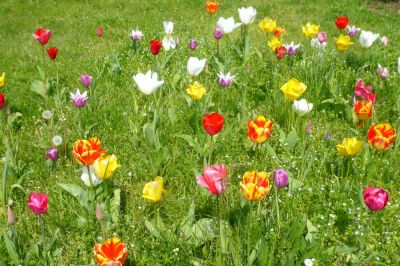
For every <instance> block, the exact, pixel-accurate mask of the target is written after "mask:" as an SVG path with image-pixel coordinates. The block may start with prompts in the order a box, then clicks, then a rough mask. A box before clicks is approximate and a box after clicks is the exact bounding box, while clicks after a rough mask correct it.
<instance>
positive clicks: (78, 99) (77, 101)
mask: <svg viewBox="0 0 400 266" xmlns="http://www.w3.org/2000/svg"><path fill="white" fill-rule="evenodd" d="M70 98H71V100H72V102H73V103H74V105H75V106H76V107H78V108H82V107H84V106H85V104H86V101H87V100H88V96H87V91H85V92H83V93H82V94H81V92H80V91H79V89H77V90H76V92H75V93H72V92H70Z"/></svg>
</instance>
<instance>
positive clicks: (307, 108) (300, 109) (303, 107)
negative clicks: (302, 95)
mask: <svg viewBox="0 0 400 266" xmlns="http://www.w3.org/2000/svg"><path fill="white" fill-rule="evenodd" d="M292 109H293V112H295V113H297V114H298V115H299V116H303V115H305V114H308V113H309V112H311V110H312V109H313V104H312V103H308V102H307V100H306V99H301V100H300V101H296V100H295V101H294V102H293V105H292Z"/></svg>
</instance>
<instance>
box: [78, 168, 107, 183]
mask: <svg viewBox="0 0 400 266" xmlns="http://www.w3.org/2000/svg"><path fill="white" fill-rule="evenodd" d="M89 170H90V180H89V173H88V168H87V166H84V167H82V175H81V180H82V181H83V183H85V185H86V186H88V187H92V186H96V185H98V184H100V183H101V181H102V180H101V179H99V178H98V177H97V176H96V174H95V173H94V169H93V166H91V165H89Z"/></svg>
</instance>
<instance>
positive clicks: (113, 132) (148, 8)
mask: <svg viewBox="0 0 400 266" xmlns="http://www.w3.org/2000/svg"><path fill="white" fill-rule="evenodd" d="M220 2H221V10H220V11H218V14H217V16H215V17H211V18H210V17H209V15H208V14H207V13H206V12H205V11H204V9H203V5H204V2H203V1H198V0H193V1H183V0H182V1H178V0H174V1H160V0H158V1H147V2H146V1H137V0H131V1H86V2H84V1H82V2H81V1H49V0H46V1H11V0H4V1H2V2H1V3H0V16H1V18H2V19H1V20H0V28H1V29H2V31H1V32H0V39H1V40H2V47H1V49H0V72H5V73H6V75H7V76H6V86H5V87H4V88H3V89H2V92H4V93H5V94H6V100H7V104H8V106H10V108H11V110H12V112H13V113H16V112H19V113H21V114H22V117H20V118H19V119H17V121H16V122H14V123H12V124H11V123H6V122H5V121H6V120H5V119H2V136H3V143H4V145H2V146H1V147H0V151H1V153H2V154H4V156H5V154H6V151H7V150H11V151H12V152H13V155H14V156H13V159H12V160H11V164H10V165H11V166H10V169H9V175H8V179H7V181H8V185H7V191H8V197H10V198H12V199H13V200H14V212H15V214H16V216H17V223H16V224H15V228H16V230H17V231H18V233H19V235H20V242H21V243H22V244H21V246H22V247H23V249H24V250H26V251H28V250H30V248H31V247H32V245H34V244H35V243H39V239H40V230H39V225H38V223H37V221H36V219H37V218H36V216H35V215H34V214H32V213H31V212H30V211H29V210H28V209H27V208H26V206H27V200H26V199H27V197H28V195H29V193H30V192H32V191H37V192H46V193H48V194H49V211H48V212H47V213H46V214H45V220H46V231H47V232H48V233H50V232H55V230H56V229H59V230H60V231H59V235H58V237H57V240H56V245H55V250H54V253H53V256H52V257H54V261H53V263H54V264H55V265H88V264H94V263H95V260H94V258H93V255H92V249H93V246H94V244H95V243H100V242H103V241H104V238H106V237H107V238H109V237H111V236H112V235H117V236H119V237H120V238H121V239H122V240H123V242H124V243H126V244H127V246H128V250H129V255H128V261H127V263H126V264H127V265H129V264H131V265H171V264H175V265H189V264H193V265H215V264H219V265H221V264H226V265H232V264H234V265H244V264H248V265H249V264H251V260H252V259H250V258H253V256H251V253H252V252H253V251H254V254H255V255H254V262H253V263H254V265H300V264H302V263H303V261H304V259H306V258H312V257H314V258H315V259H316V261H317V262H318V263H319V265H346V264H350V263H353V264H355V265H396V264H398V263H399V262H400V257H399V255H398V252H397V251H398V249H399V244H398V243H400V242H399V241H398V239H399V237H400V235H399V232H398V226H397V225H398V222H399V216H398V207H399V201H398V196H399V192H398V176H399V170H398V169H397V168H396V163H397V162H398V160H399V159H400V158H399V153H398V151H397V146H398V141H396V142H395V145H394V146H395V147H393V148H391V149H389V150H388V151H386V152H384V153H374V152H373V151H372V150H371V149H370V148H369V146H368V144H367V142H366V130H367V128H368V127H366V128H357V127H355V124H354V121H353V116H352V111H351V110H352V106H351V99H352V96H353V88H354V84H355V82H356V80H357V79H358V78H362V79H364V80H365V81H366V83H368V84H371V85H373V87H374V91H375V92H376V93H377V95H378V98H377V104H376V106H375V113H374V116H373V118H372V122H375V123H381V122H390V123H391V124H392V125H393V126H394V127H395V128H398V127H399V122H398V117H399V115H400V114H399V112H400V106H399V89H398V82H399V76H398V74H397V73H395V71H396V70H397V57H398V56H399V54H398V52H397V51H398V50H399V45H398V43H399V41H400V40H399V38H400V37H399V35H398V34H397V26H398V25H399V22H400V17H399V16H398V15H396V14H395V13H389V15H382V13H381V12H380V11H376V9H370V6H371V5H369V4H368V3H366V2H365V1H343V0H341V1H335V2H332V3H328V2H327V1H313V2H312V3H311V2H310V1H306V0H303V1H283V0H276V1H267V2H266V1H261V0H252V1H236V0H235V1H220ZM250 5H251V6H254V7H255V8H256V9H257V20H256V22H257V23H258V21H259V20H260V19H261V18H263V17H266V16H271V17H273V18H274V19H276V20H277V21H278V23H279V24H280V25H284V26H285V28H286V30H287V33H286V36H285V37H284V39H285V41H291V40H293V41H295V42H301V43H302V48H301V53H300V54H299V55H298V56H296V58H293V60H291V62H289V60H288V58H285V59H284V60H283V61H282V62H278V61H277V60H276V59H275V56H274V55H273V54H272V53H271V51H270V50H269V48H268V46H267V44H266V41H267V38H266V37H265V34H263V33H261V32H260V31H259V30H258V27H257V25H256V24H253V25H252V26H251V28H250V34H251V55H250V58H249V60H248V62H247V63H246V64H242V63H241V61H240V60H239V58H238V56H237V54H236V52H235V50H234V49H233V48H232V47H231V45H230V42H232V43H235V42H236V41H237V39H238V38H239V34H240V33H239V32H240V31H239V30H237V32H235V33H233V35H232V38H231V41H230V42H229V41H228V39H226V38H224V39H222V41H221V58H220V61H221V62H222V63H223V64H225V65H226V66H229V69H230V71H231V73H235V74H236V75H237V77H236V82H235V84H234V86H232V87H231V88H229V89H227V90H222V89H220V88H219V85H218V82H217V79H216V74H217V73H219V67H218V64H217V63H216V62H215V60H214V58H215V53H216V43H215V41H214V39H213V37H212V34H213V30H214V27H215V23H216V20H217V19H218V17H219V16H224V17H228V16H235V18H236V19H238V15H237V8H239V7H242V6H250ZM379 6H382V4H380V5H379ZM339 15H346V16H348V17H349V18H350V21H351V22H350V24H351V25H353V24H355V25H357V26H358V27H361V28H363V29H367V30H371V31H373V32H378V33H381V34H382V35H386V36H388V39H389V45H388V46H386V47H382V46H381V45H380V44H379V43H378V42H377V43H375V44H374V45H373V47H372V48H370V49H362V48H361V47H360V46H359V45H358V44H355V45H354V47H352V48H351V49H350V50H349V51H347V52H346V53H344V54H338V53H337V52H336V51H335V47H334V46H335V45H334V39H333V38H334V37H335V36H337V29H336V28H335V25H334V21H335V18H336V17H337V16H339ZM163 20H170V21H173V22H174V36H179V39H180V45H179V46H178V49H176V50H174V51H169V52H166V51H163V52H162V53H161V54H160V55H159V57H160V60H164V59H167V57H168V56H169V55H171V57H170V59H169V60H168V62H167V64H166V66H165V68H164V69H163V70H162V73H161V77H162V79H163V80H164V81H165V84H164V85H163V87H162V88H161V89H160V90H159V91H157V93H156V94H155V96H153V95H152V96H144V95H143V94H141V93H140V92H139V90H138V89H137V87H136V85H135V84H134V82H133V80H132V75H134V74H136V73H137V72H139V71H141V72H145V71H147V70H148V69H153V70H154V58H153V56H152V55H151V54H150V53H149V51H148V50H149V49H148V40H150V39H161V38H162V37H163V35H164V33H163V30H162V21H163ZM308 21H311V22H313V23H317V24H319V25H320V26H321V30H322V31H326V32H327V33H328V36H329V40H328V51H327V52H326V55H325V56H322V57H321V56H319V55H318V54H315V53H314V52H313V50H312V49H311V48H310V47H309V44H308V40H307V39H306V37H305V36H304V35H303V34H302V32H301V26H302V25H304V24H305V23H306V22H308ZM99 25H101V26H102V27H103V29H104V35H103V37H102V38H98V37H97V36H96V34H95V30H96V28H97V27H98V26H99ZM41 26H42V27H46V28H49V29H51V30H52V32H53V37H52V39H51V40H50V43H49V45H50V46H57V47H58V48H59V49H60V53H59V55H58V58H57V59H56V61H55V62H53V61H50V60H48V58H47V57H46V58H45V59H46V60H45V62H43V59H42V50H41V47H39V45H38V44H37V42H36V40H34V38H32V33H33V32H34V31H35V30H36V29H37V28H38V27H41ZM136 27H137V28H139V29H141V30H142V31H143V32H144V34H145V37H144V39H143V40H142V41H141V42H140V46H139V48H138V50H137V51H136V52H135V50H134V49H133V48H132V47H131V45H130V39H129V37H128V34H129V33H130V31H131V30H133V29H135V28H136ZM190 38H195V39H197V40H198V43H199V45H198V48H197V49H196V50H195V51H190V50H189V49H187V42H188V40H189V39H190ZM189 56H196V57H199V58H207V62H208V66H207V69H206V70H205V73H202V74H201V75H200V77H199V81H200V82H201V83H202V84H203V85H204V86H205V87H206V89H207V91H208V93H207V94H206V96H205V97H204V98H203V99H202V100H201V101H199V102H196V103H193V104H192V105H191V106H189V105H188V104H187V101H188V100H187V99H188V96H186V92H185V89H186V88H187V86H188V84H189V83H190V82H191V80H190V78H189V77H188V75H187V72H186V62H187V59H188V57H189ZM226 58H229V63H228V62H225V59H226ZM378 63H380V64H381V65H385V66H388V67H389V69H390V77H389V78H388V79H387V80H384V81H382V80H379V79H378V78H377V77H376V75H375V72H376V67H377V64H378ZM37 66H39V67H40V68H41V69H43V71H44V72H45V73H46V76H47V77H49V78H50V79H51V80H53V81H55V80H56V78H57V77H58V85H57V91H59V92H61V93H60V96H58V97H50V98H49V99H48V100H47V101H46V100H44V99H43V98H41V97H40V96H38V95H37V94H35V93H34V92H32V91H31V90H30V83H31V82H32V81H33V80H37V79H40V76H39V72H38V70H37ZM84 73H87V74H90V75H92V76H93V77H94V80H95V85H94V86H92V87H91V88H90V89H89V101H88V104H87V106H86V107H85V108H83V109H82V110H80V111H79V112H78V110H77V109H76V108H75V107H74V106H73V105H72V103H70V100H69V93H68V92H73V91H75V90H76V88H81V89H82V87H81V85H80V81H79V76H80V75H81V74H84ZM292 77H296V78H298V79H299V80H301V81H302V82H304V83H305V84H306V85H307V86H308V89H307V91H306V93H305V94H304V97H305V98H306V99H307V100H308V101H309V102H312V103H314V109H313V110H312V112H311V113H310V114H308V115H307V117H303V118H297V117H296V120H294V122H290V121H293V118H290V117H292V116H293V115H292V114H291V111H290V109H291V107H290V104H289V103H287V102H286V101H285V100H284V97H283V95H282V92H281V91H280V90H279V88H280V87H281V86H282V85H283V84H284V83H285V82H286V81H287V80H288V79H289V78H292ZM244 91H247V94H246V103H243V98H244ZM157 99H159V100H160V104H159V105H156V104H155V101H156V100H157ZM326 100H329V101H326ZM47 109H49V110H52V111H53V113H54V116H53V119H52V120H51V122H46V121H44V119H43V118H42V117H41V114H42V112H43V111H44V110H47ZM214 111H217V112H219V113H221V114H222V115H223V116H224V117H225V125H224V128H223V130H222V132H221V133H220V134H219V135H217V136H216V138H215V143H214V144H213V145H214V152H213V158H212V161H213V163H224V164H225V165H227V167H228V169H229V176H230V179H231V184H230V185H229V188H228V190H227V191H226V193H225V194H224V195H223V196H222V197H221V199H220V204H221V216H222V217H223V220H224V221H226V228H225V230H226V232H225V233H224V234H221V235H222V236H224V237H225V238H224V239H223V241H227V243H228V244H226V248H225V250H224V249H223V248H221V239H220V238H218V237H216V236H215V234H212V232H213V230H211V231H210V230H209V231H207V230H205V229H204V228H203V227H201V228H202V230H204V231H202V234H207V233H210V236H209V237H210V238H211V239H207V238H206V236H204V238H206V239H207V240H204V241H200V240H196V238H190V239H187V238H185V236H183V235H182V232H183V229H182V228H183V225H184V224H185V223H184V221H185V218H184V217H187V219H189V220H190V219H194V220H195V221H200V220H201V219H205V220H202V221H203V222H204V223H207V221H213V220H207V219H213V218H214V217H215V216H216V211H217V202H216V198H215V197H213V196H210V195H209V194H208V192H207V191H205V190H204V189H202V188H200V187H199V186H198V185H197V184H196V182H195V176H196V175H198V174H202V171H203V170H202V168H203V161H204V160H203V156H201V155H200V152H199V150H198V149H196V146H195V145H190V144H191V142H190V141H186V140H185V139H183V138H182V135H187V136H188V137H187V138H191V139H192V140H193V141H194V142H196V141H197V142H199V143H200V145H201V146H203V145H204V144H205V143H207V138H206V136H205V134H203V132H202V131H201V132H200V133H199V134H198V136H196V123H198V121H199V117H200V119H201V117H202V115H203V114H204V113H205V112H208V113H209V112H214ZM155 113H156V114H158V119H155V117H157V115H155ZM258 114H264V115H265V116H267V117H268V118H270V119H271V120H272V121H273V123H274V127H273V134H272V137H271V138H270V139H269V140H268V145H263V146H262V147H261V148H260V149H254V148H253V147H252V145H251V143H250V141H249V140H248V139H247V134H246V122H247V120H248V119H254V118H255V116H256V115H258ZM293 117H294V116H293ZM308 120H311V121H312V125H313V128H312V134H311V135H306V134H305V133H304V128H305V125H306V123H307V122H308ZM153 121H156V129H157V131H156V132H157V134H158V135H157V137H158V138H157V139H158V141H159V142H160V147H161V148H159V149H157V145H156V143H157V141H156V142H155V141H154V134H152V132H151V130H149V128H150V124H151V123H153ZM196 121H197V122H196ZM291 131H293V132H296V134H297V135H298V139H297V141H296V142H295V143H294V144H293V147H290V145H287V144H286V142H287V136H288V134H289V132H291ZM146 132H147V134H146ZM327 132H330V133H332V136H333V137H332V140H330V141H328V140H326V139H325V138H324V136H325V135H326V133H327ZM57 134H59V135H61V136H62V137H63V141H64V142H63V145H62V147H61V149H60V159H59V160H58V161H57V162H56V164H55V167H54V169H52V170H50V169H49V168H48V167H47V166H46V164H45V160H46V159H45V155H44V154H45V152H46V151H47V149H48V148H49V145H50V143H51V142H50V141H49V140H51V138H52V137H53V136H54V135H57ZM86 135H87V136H97V137H99V138H100V140H101V141H102V146H103V147H104V148H105V149H107V150H108V153H109V154H111V153H113V154H116V155H117V157H118V159H119V163H120V164H121V167H120V168H119V169H118V170H117V171H116V172H115V174H114V176H113V178H112V181H110V184H109V186H108V188H109V190H110V191H109V192H108V193H103V194H102V195H103V196H102V197H103V198H102V199H103V200H104V201H102V202H103V203H106V204H105V205H106V210H105V213H106V220H107V221H106V222H103V224H101V223H100V222H98V221H97V220H96V219H95V212H94V208H91V209H89V210H86V209H85V208H84V207H83V206H81V204H80V203H79V201H78V200H77V199H75V198H74V197H72V196H71V195H70V194H68V193H66V192H65V191H63V190H62V189H61V188H60V186H59V185H57V184H58V183H72V184H76V185H79V186H81V187H83V186H84V185H83V184H82V182H81V180H80V178H79V177H80V167H79V166H78V164H77V163H76V162H75V161H74V159H73V158H72V157H71V152H72V144H73V143H74V142H75V141H76V140H77V139H82V138H84V137H86ZM353 136H356V137H358V139H361V140H363V141H364V144H363V150H362V152H360V153H359V154H358V155H357V156H356V157H354V159H351V165H352V167H351V168H350V170H349V175H348V176H347V177H346V176H343V169H344V164H346V161H345V160H343V158H342V157H341V156H340V155H339V154H338V153H337V151H336V148H335V146H336V144H338V143H339V142H341V140H342V139H343V137H353ZM195 138H197V139H195ZM6 142H7V143H9V144H10V145H11V146H12V147H11V148H9V149H8V148H7V146H6V145H5V144H6ZM192 146H195V147H192ZM270 147H271V148H270ZM274 153H275V154H276V155H274ZM5 165H6V164H5V160H3V163H2V164H1V168H2V169H4V168H5ZM277 167H284V168H285V169H286V170H287V171H288V172H289V173H290V177H291V180H292V181H291V183H290V186H289V188H288V189H284V190H283V191H279V199H280V202H279V208H280V213H281V218H280V223H279V224H278V223H277V216H276V202H275V199H274V193H273V190H272V191H271V193H270V195H268V196H267V197H266V198H265V199H264V200H263V201H261V202H260V203H258V204H250V203H248V202H246V201H245V200H244V199H243V197H242V196H241V193H240V189H239V182H240V179H239V178H238V177H240V176H242V175H243V174H244V172H246V171H248V170H259V171H261V170H265V171H267V172H272V171H273V169H275V168H277ZM24 174H25V177H22V176H23V175H24ZM156 175H161V176H163V177H164V179H165V180H166V190H167V193H165V195H164V196H163V198H162V200H161V201H160V202H159V203H157V204H154V205H153V204H150V203H148V202H146V201H145V200H144V199H143V198H142V197H141V195H142V190H143V186H144V184H145V183H146V182H149V181H151V180H153V178H154V177H155V176H156ZM18 180H21V187H22V188H23V189H24V190H25V193H26V194H24V192H22V191H21V190H18V189H14V190H13V192H12V193H11V192H10V191H11V190H10V189H11V184H13V183H16V182H18ZM369 185H371V186H377V187H382V188H384V189H385V190H387V191H388V192H389V194H390V196H391V199H390V201H389V205H388V206H387V207H386V208H385V210H383V211H380V212H377V213H374V215H373V219H371V224H370V226H369V227H368V228H367V230H366V229H365V228H366V227H367V220H368V219H369V218H368V217H369V210H368V209H367V208H366V207H365V205H364V203H363V199H362V190H363V189H364V188H365V187H366V186H369ZM104 189H106V187H105V188H104ZM118 189H119V191H118ZM118 193H120V197H117V196H115V195H116V194H117V195H118ZM118 199H119V200H120V202H119V201H118ZM192 204H194V205H193V206H195V212H194V216H193V217H192V216H190V215H189V214H190V212H189V210H190V207H191V206H192ZM90 207H93V205H90ZM6 208H7V206H5V205H2V206H1V208H0V215H1V217H2V218H1V219H0V223H1V228H4V231H6V232H8V229H7V228H8V226H7V220H6ZM160 220H162V222H161V221H160ZM145 221H147V223H146V222H145ZM182 221H183V222H182ZM146 224H147V227H146ZM149 225H150V226H151V225H152V226H154V228H156V229H154V230H155V231H154V230H153V231H152V232H150V231H149V230H148V228H149ZM102 227H103V228H106V229H105V231H106V232H107V233H106V234H105V233H104V232H103V231H104V230H102ZM158 231H159V232H160V233H159V234H157V233H156V232H158ZM365 234H367V238H366V239H367V241H366V244H365V247H364V249H360V247H359V246H360V245H361V243H362V242H363V237H364V236H362V235H365ZM305 236H308V238H307V240H305ZM310 237H311V238H312V239H311V240H310ZM201 239H202V238H201ZM3 240H4V238H1V240H0V265H1V263H3V264H4V265H8V264H12V260H11V257H10V256H9V253H8V251H7V248H6V245H5V242H4V241H3ZM222 246H223V245H222ZM257 250H258V252H257ZM37 261H38V259H37V258H36V257H35V255H34V252H33V251H32V255H31V257H30V259H28V260H27V261H25V264H26V265H37ZM222 261H223V262H222ZM196 263H197V264H196Z"/></svg>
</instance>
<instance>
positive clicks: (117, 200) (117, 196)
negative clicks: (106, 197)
mask: <svg viewBox="0 0 400 266" xmlns="http://www.w3.org/2000/svg"><path fill="white" fill-rule="evenodd" d="M120 205H121V189H115V190H114V197H113V198H112V200H111V206H110V207H111V217H112V222H113V224H114V225H115V226H116V225H118V222H119V209H120Z"/></svg>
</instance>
